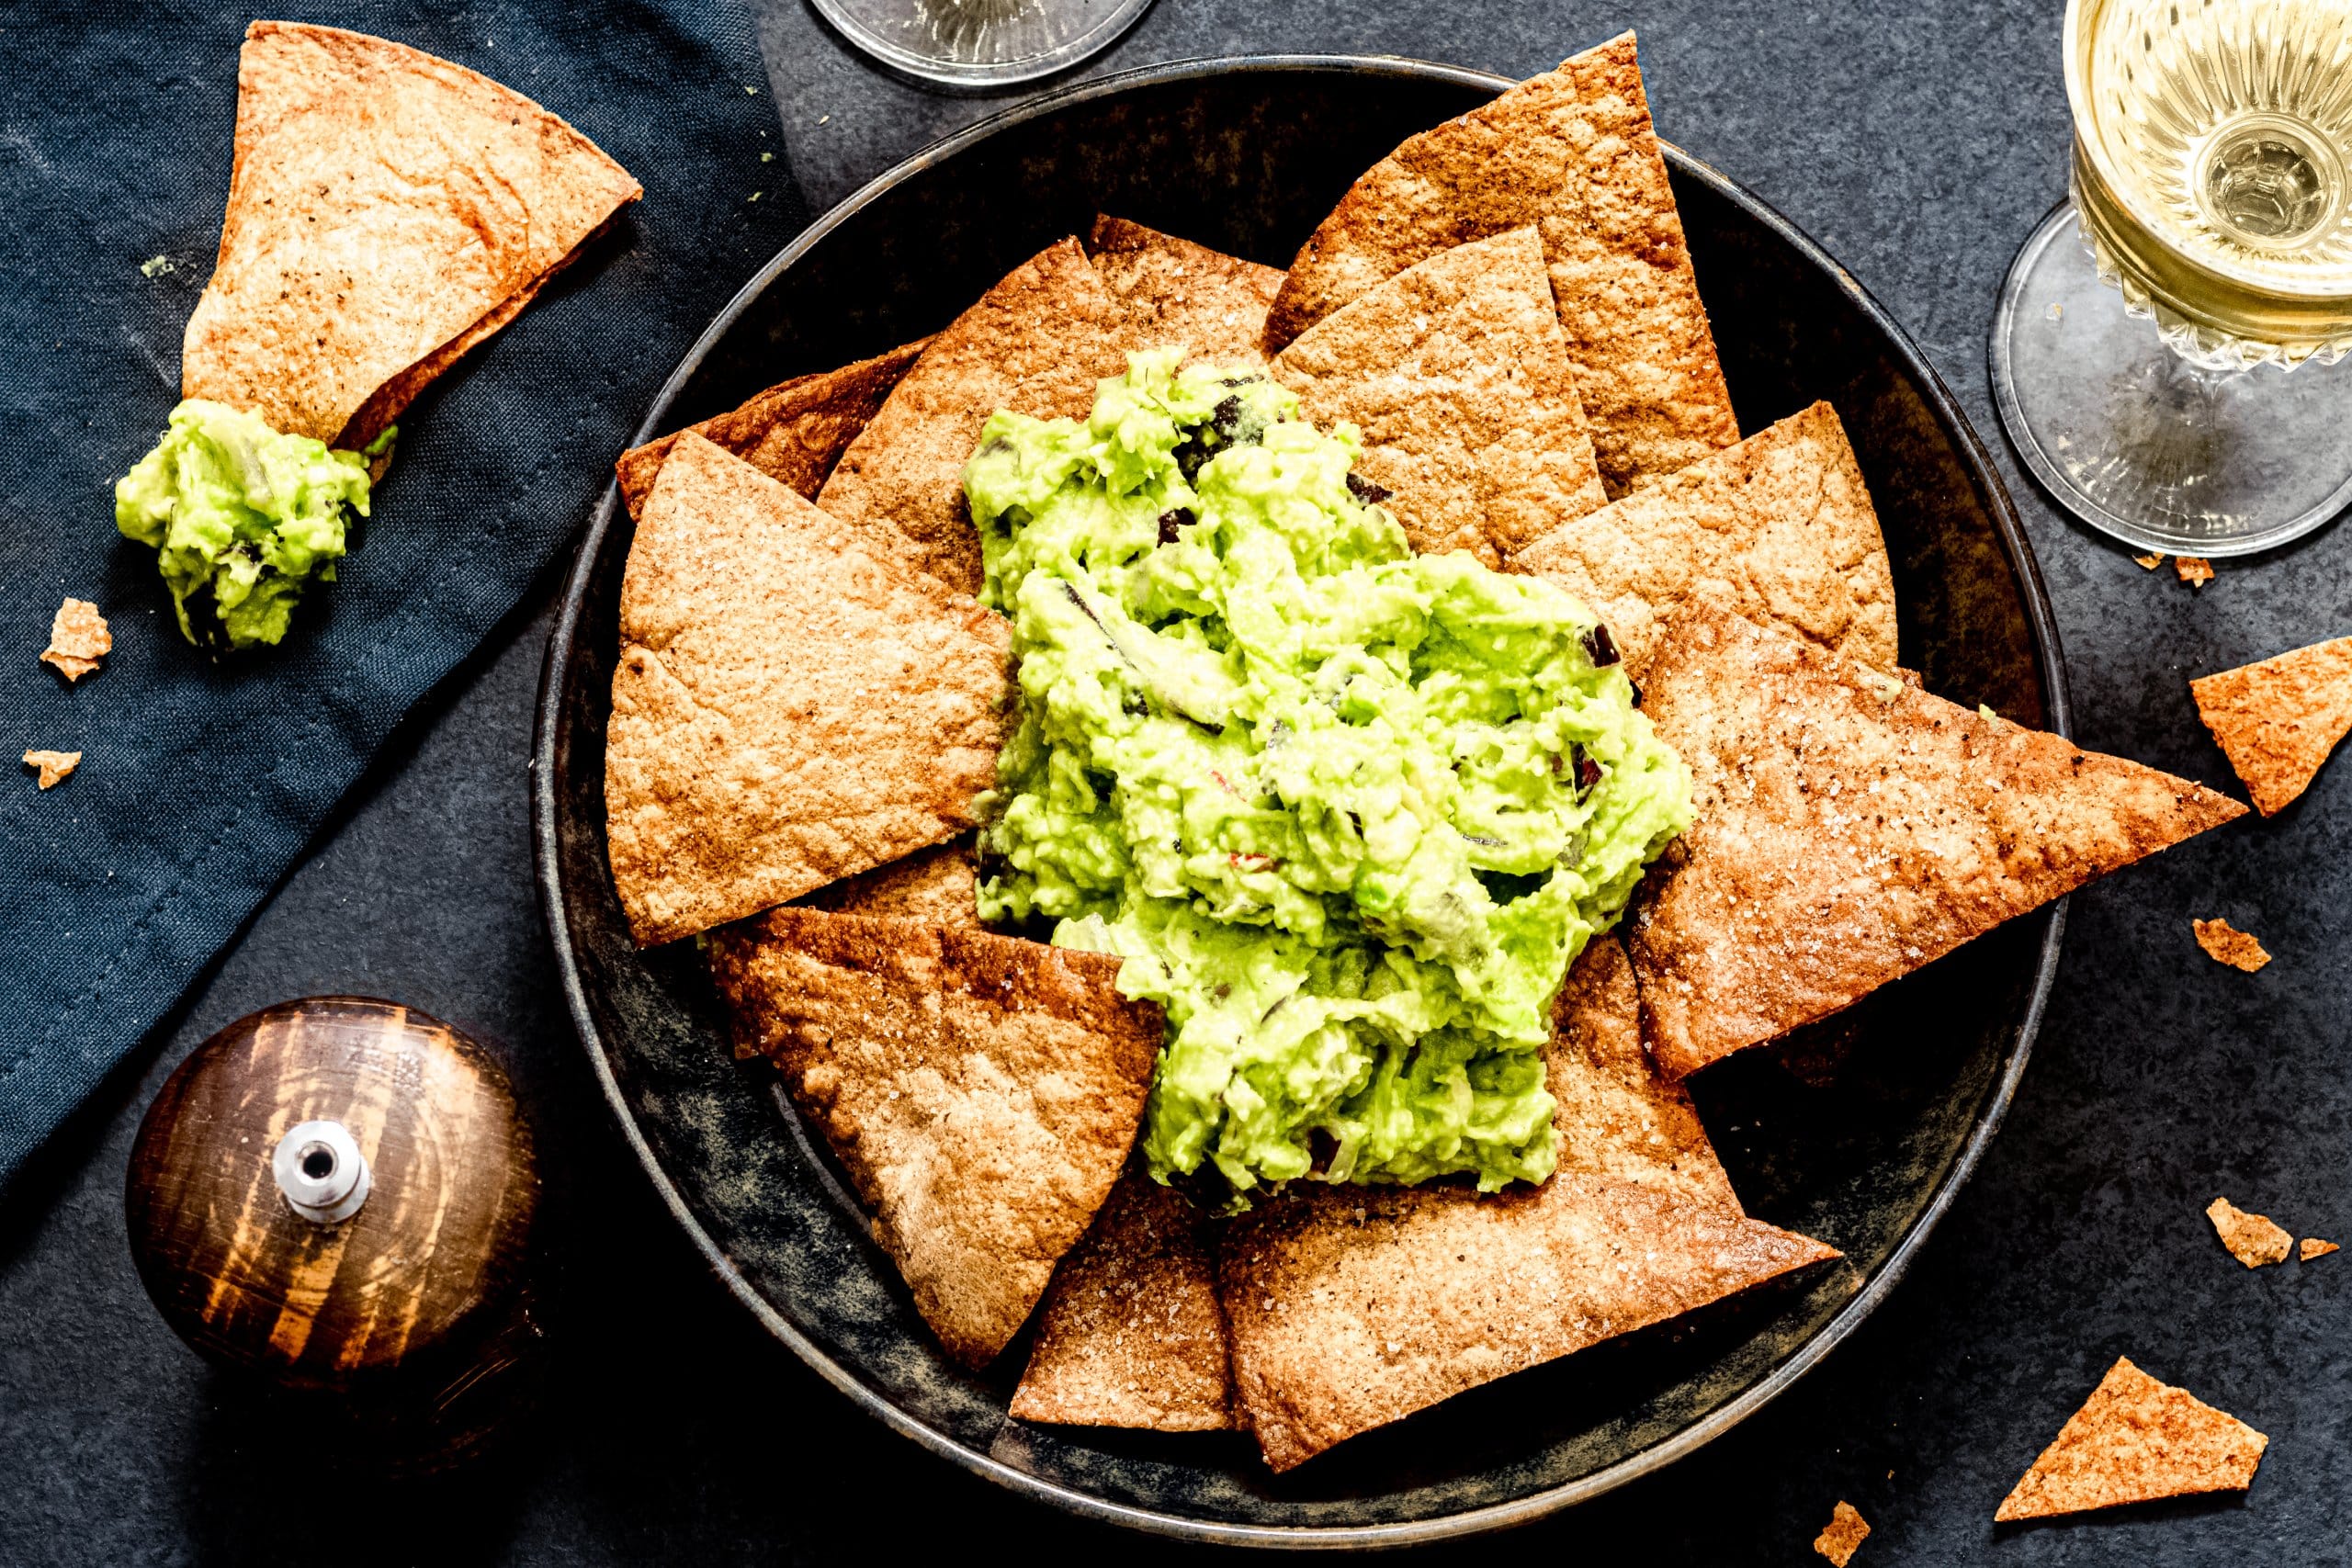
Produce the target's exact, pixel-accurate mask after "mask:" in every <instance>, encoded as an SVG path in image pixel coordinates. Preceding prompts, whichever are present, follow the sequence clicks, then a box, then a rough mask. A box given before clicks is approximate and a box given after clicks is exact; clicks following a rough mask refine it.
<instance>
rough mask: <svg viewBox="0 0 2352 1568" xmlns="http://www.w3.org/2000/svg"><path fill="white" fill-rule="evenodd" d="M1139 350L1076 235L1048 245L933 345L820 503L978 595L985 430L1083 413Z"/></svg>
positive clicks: (854, 445)
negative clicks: (978, 500)
mask: <svg viewBox="0 0 2352 1568" xmlns="http://www.w3.org/2000/svg"><path fill="white" fill-rule="evenodd" d="M1141 346H1143V344H1141V343H1140V342H1138V341H1136V338H1135V333H1134V332H1133V330H1132V323H1131V321H1130V319H1129V318H1128V316H1127V315H1126V313H1125V311H1123V310H1120V308H1119V306H1118V304H1117V302H1116V301H1115V300H1114V299H1112V297H1111V291H1110V290H1109V289H1108V288H1105V287H1104V286H1103V279H1102V277H1101V276H1100V275H1098V274H1097V273H1096V272H1095V270H1094V268H1093V267H1092V266H1091V265H1088V263H1087V260H1086V253H1085V252H1084V251H1082V250H1080V248H1079V244H1078V242H1077V241H1076V240H1063V241H1061V242H1059V243H1057V244H1052V245H1048V246H1046V248H1045V249H1044V250H1042V251H1040V252H1038V253H1037V254H1035V255H1034V256H1032V257H1030V258H1029V259H1028V260H1027V261H1025V262H1023V263H1022V264H1021V265H1019V266H1017V267H1015V268H1013V270H1012V273H1011V274H1010V275H1008V276H1006V277H1005V278H1004V279H1003V281H1001V282H1000V283H999V284H998V285H997V286H996V287H995V288H991V289H989V291H988V292H987V293H986V294H984V295H982V296H981V297H980V299H979V302H978V304H976V305H974V306H973V307H972V308H971V309H970V310H967V311H965V312H964V313H963V314H962V315H960V316H958V317H956V320H955V321H952V322H950V323H949V324H948V325H947V326H946V327H945V328H944V330H942V331H941V332H940V333H939V334H938V335H937V336H936V337H934V338H933V339H932V340H931V345H930V346H929V347H928V348H925V349H924V350H923V351H922V356H921V357H920V358H918V359H917V360H916V361H915V363H914V366H913V367H912V368H911V369H910V370H909V371H908V372H907V373H906V375H905V377H904V378H901V379H900V380H899V384H898V386H897V387H896V388H894V389H892V390H891V393H890V396H889V398H888V400H887V401H885V402H884V403H883V405H882V407H881V409H880V410H879V412H876V414H875V416H874V418H873V420H872V421H871V422H869V423H867V425H866V427H865V430H864V431H863V432H861V433H860V434H859V435H858V437H857V439H855V440H854V441H852V442H851V443H850V444H849V448H848V450H846V451H844V452H843V453H842V457H841V461H840V463H839V464H838V465H837V466H836V467H835V468H834V469H833V472H832V477H831V478H830V479H827V480H826V481H825V488H824V489H823V490H822V491H819V492H818V495H817V501H818V504H819V505H820V506H822V507H823V508H824V509H825V510H826V511H827V512H828V513H831V514H832V515H834V516H836V517H839V518H841V519H842V520H843V521H844V522H850V523H867V522H873V523H882V524H888V525H890V526H893V527H895V528H897V529H898V530H899V532H901V533H903V534H905V535H906V536H907V537H908V538H909V539H910V540H911V541H912V542H913V545H914V547H915V550H916V553H917V555H918V556H919V557H920V558H922V560H923V562H924V564H925V569H926V570H928V571H930V573H931V574H932V575H933V577H936V578H937V579H939V581H942V582H944V583H946V584H947V585H948V586H949V587H951V588H955V589H959V590H961V591H962V592H967V593H971V592H978V589H979V586H980V536H979V534H978V532H977V531H976V530H975V529H974V528H973V527H972V520H971V516H970V514H969V513H967V512H966V510H965V507H964V479H963V476H964V464H965V462H966V461H967V459H969V458H970V457H971V456H972V448H973V447H974V446H978V444H979V439H980V427H981V426H982V425H984V424H986V423H988V419H989V415H990V414H992V413H994V412H996V411H997V410H999V409H1010V410H1012V412H1015V413H1025V414H1034V415H1035V416H1037V417H1038V418H1040V419H1052V418H1057V417H1062V416H1067V417H1069V418H1073V419H1083V418H1085V417H1086V415H1087V412H1089V411H1090V410H1091V409H1092V408H1093V406H1094V383H1095V382H1096V381H1098V380H1100V379H1101V378H1103V377H1105V376H1116V375H1118V374H1119V373H1120V372H1122V371H1123V370H1125V368H1126V351H1127V350H1128V349H1129V348H1132V347H1141Z"/></svg>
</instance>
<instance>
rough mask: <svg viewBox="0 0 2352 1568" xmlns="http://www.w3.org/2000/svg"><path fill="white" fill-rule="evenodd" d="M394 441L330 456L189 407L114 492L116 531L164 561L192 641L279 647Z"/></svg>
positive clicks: (385, 437) (305, 442)
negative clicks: (374, 467) (371, 470)
mask: <svg viewBox="0 0 2352 1568" xmlns="http://www.w3.org/2000/svg"><path fill="white" fill-rule="evenodd" d="M392 436H393V432H391V431H390V430H387V431H385V432H384V434H382V435H381V436H380V437H379V438H378V440H377V441H376V443H375V444H374V445H373V446H370V447H369V448H368V450H367V451H366V452H364V453H361V452H331V451H329V450H328V449H327V448H326V446H324V445H323V444H322V443H320V442H318V441H314V440H312V439H311V438H310V437H309V436H306V435H281V434H278V433H277V431H274V430H272V429H271V428H270V427H269V426H268V425H267V424H266V423H263V422H262V421H261V420H259V419H257V418H255V417H254V415H252V414H249V413H240V412H238V411H237V410H235V409H232V408H229V407H226V406H225V405H223V404H220V403H214V402H207V401H205V400H202V399H201V398H190V399H188V400H187V401H185V402H183V403H181V404H180V406H179V407H177V408H175V409H174V410H173V411H172V417H171V425H170V428H169V429H167V430H166V431H165V432H164V438H163V439H162V440H161V441H158V442H157V443H156V444H155V449H154V450H153V451H152V452H150V453H148V454H147V456H145V457H141V459H140V460H139V464H138V466H137V467H136V468H132V469H131V470H130V473H128V474H126V475H124V476H123V477H122V479H120V480H119V481H118V482H117V483H116V485H115V487H114V521H115V526H116V527H118V528H119V529H120V530H122V532H123V533H124V534H125V535H127V536H129V537H130V538H133V539H136V540H138V541H139V542H140V543H141V544H142V545H152V546H153V547H155V549H156V550H157V551H158V552H159V555H158V557H157V562H158V564H159V565H160V566H161V567H162V569H163V572H164V581H165V582H166V583H169V584H170V585H171V590H172V598H173V600H174V602H175V604H177V606H178V608H179V618H180V632H181V634H182V635H183V636H185V637H187V639H188V641H190V642H192V643H196V644H197V645H198V646H199V647H204V648H213V649H222V648H232V649H235V648H250V647H253V646H254V644H256V643H275V642H277V640H278V639H279V638H281V637H284V636H285V635H286V628H287V626H288V623H289V622H290V621H291V619H292V617H293V614H294V606H295V604H297V603H298V602H299V601H300V599H301V597H302V590H303V589H304V588H305V587H306V586H307V585H308V584H309V583H311V581H314V580H315V581H321V582H332V581H334V563H335V561H336V560H337V559H338V558H341V557H342V555H343V550H344V524H345V516H346V513H356V515H358V516H361V517H365V516H367V515H368V463H369V461H370V460H372V459H374V458H376V457H381V456H382V455H383V453H384V452H385V451H388V450H389V449H390V442H391V439H392Z"/></svg>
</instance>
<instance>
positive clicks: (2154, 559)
mask: <svg viewBox="0 0 2352 1568" xmlns="http://www.w3.org/2000/svg"><path fill="white" fill-rule="evenodd" d="M2131 559H2132V562H2133V564H2135V565H2136V566H2138V567H2139V568H2140V570H2143V571H2154V570H2156V568H2158V567H2160V566H2162V565H2164V564H2165V558H2164V557H2162V556H2133V557H2132V558H2131Z"/></svg>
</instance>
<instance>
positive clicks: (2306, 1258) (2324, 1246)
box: [2295, 1235, 2344, 1263]
mask: <svg viewBox="0 0 2352 1568" xmlns="http://www.w3.org/2000/svg"><path fill="white" fill-rule="evenodd" d="M2343 1250H2344V1249H2343V1248H2342V1247H2338V1246H2336V1245H2335V1243H2334V1242H2332V1241H2322V1240H2320V1238H2319V1237H2317V1236H2315V1235H2307V1236H2305V1237H2303V1241H2302V1246H2301V1249H2300V1250H2299V1252H2298V1253H2297V1255H2296V1258H2295V1261H2296V1262H2298V1263H2309V1262H2310V1261H2311V1260H2312V1258H2324V1257H2326V1256H2327V1255H2328V1254H2329V1253H2331V1252H2341V1251H2343Z"/></svg>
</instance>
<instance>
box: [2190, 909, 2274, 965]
mask: <svg viewBox="0 0 2352 1568" xmlns="http://www.w3.org/2000/svg"><path fill="white" fill-rule="evenodd" d="M2189 925H2190V927H2191V929H2193V930H2194V931H2196V932H2197V945H2198V946H2199V947H2201V948H2203V949H2204V950H2205V955H2206V956H2207V957H2208V958H2211V960H2213V962H2215V963H2216V964H2228V965H2229V966H2230V967H2231V968H2233V969H2243V970H2245V972H2246V973H2247V974H2249V975H2251V974H2253V973H2255V972H2256V970H2258V969H2260V968H2261V967H2262V966H2263V965H2264V964H2268V963H2269V962H2270V954H2269V953H2267V951H2265V949H2264V948H2263V945H2262V942H2261V940H2260V939H2259V938H2257V937H2256V936H2254V935H2253V934H2251V933H2250V932H2247V931H2240V930H2238V929H2237V928H2236V927H2235V926H2233V925H2232V924H2230V922H2229V921H2227V920H2222V919H2212V920H2191V921H2190V922H2189Z"/></svg>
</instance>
